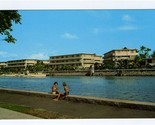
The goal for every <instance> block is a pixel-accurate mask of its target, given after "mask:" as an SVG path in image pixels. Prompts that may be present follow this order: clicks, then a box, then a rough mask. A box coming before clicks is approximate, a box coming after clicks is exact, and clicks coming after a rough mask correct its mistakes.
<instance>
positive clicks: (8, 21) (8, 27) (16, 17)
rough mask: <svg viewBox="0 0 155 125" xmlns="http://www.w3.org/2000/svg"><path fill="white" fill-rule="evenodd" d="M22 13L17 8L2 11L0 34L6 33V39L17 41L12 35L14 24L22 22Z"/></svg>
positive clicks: (12, 41) (10, 41) (9, 41)
mask: <svg viewBox="0 0 155 125" xmlns="http://www.w3.org/2000/svg"><path fill="white" fill-rule="evenodd" d="M20 21H21V15H20V14H19V13H18V11H17V10H9V11H0V34H1V35H4V36H5V38H4V41H6V42H8V43H15V41H16V39H15V38H14V37H13V36H12V35H11V33H10V32H12V31H13V29H12V25H13V23H15V24H21V22H20Z"/></svg>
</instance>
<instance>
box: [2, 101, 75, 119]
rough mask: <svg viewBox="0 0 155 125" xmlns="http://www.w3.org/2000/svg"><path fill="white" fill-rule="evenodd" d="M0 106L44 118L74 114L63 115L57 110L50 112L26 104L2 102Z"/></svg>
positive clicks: (62, 117)
mask: <svg viewBox="0 0 155 125" xmlns="http://www.w3.org/2000/svg"><path fill="white" fill-rule="evenodd" d="M0 107H2V108H6V109H10V110H13V111H17V112H22V113H25V114H30V115H33V116H37V117H40V118H44V119H67V118H68V119H69V118H73V117H72V116H66V115H62V114H59V113H56V112H50V111H47V110H45V109H34V108H32V107H28V106H24V105H15V104H6V103H0Z"/></svg>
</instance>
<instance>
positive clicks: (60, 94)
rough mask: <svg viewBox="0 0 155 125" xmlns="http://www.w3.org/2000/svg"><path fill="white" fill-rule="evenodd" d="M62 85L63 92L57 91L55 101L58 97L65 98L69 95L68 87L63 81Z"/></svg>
mask: <svg viewBox="0 0 155 125" xmlns="http://www.w3.org/2000/svg"><path fill="white" fill-rule="evenodd" d="M62 85H63V87H64V91H65V93H59V94H58V97H57V98H56V99H54V100H55V101H58V100H59V99H60V97H65V98H66V97H67V96H68V95H69V88H68V87H67V84H66V83H65V82H63V83H62Z"/></svg>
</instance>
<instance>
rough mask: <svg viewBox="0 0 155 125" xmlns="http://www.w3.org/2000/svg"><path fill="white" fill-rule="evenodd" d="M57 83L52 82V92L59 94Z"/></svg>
mask: <svg viewBox="0 0 155 125" xmlns="http://www.w3.org/2000/svg"><path fill="white" fill-rule="evenodd" d="M57 85H58V83H57V82H54V84H53V86H52V88H51V89H52V94H59V92H58V88H57Z"/></svg>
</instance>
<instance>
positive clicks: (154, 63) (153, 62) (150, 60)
mask: <svg viewBox="0 0 155 125" xmlns="http://www.w3.org/2000/svg"><path fill="white" fill-rule="evenodd" d="M146 64H148V65H150V66H152V67H155V57H150V58H148V59H146Z"/></svg>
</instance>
